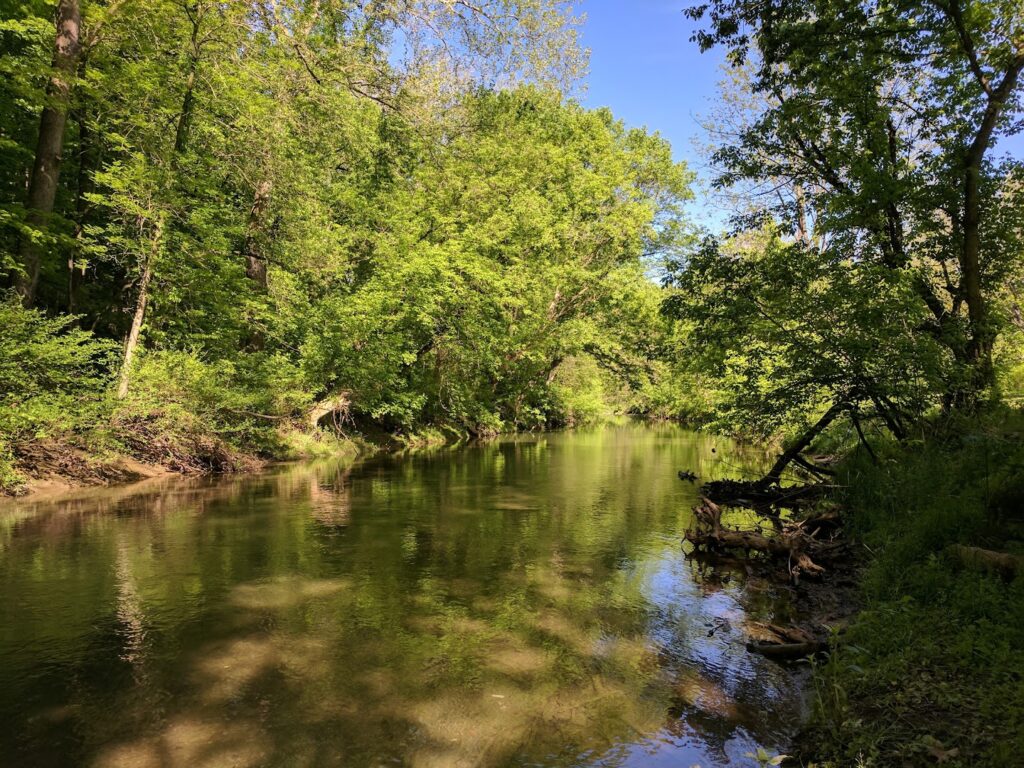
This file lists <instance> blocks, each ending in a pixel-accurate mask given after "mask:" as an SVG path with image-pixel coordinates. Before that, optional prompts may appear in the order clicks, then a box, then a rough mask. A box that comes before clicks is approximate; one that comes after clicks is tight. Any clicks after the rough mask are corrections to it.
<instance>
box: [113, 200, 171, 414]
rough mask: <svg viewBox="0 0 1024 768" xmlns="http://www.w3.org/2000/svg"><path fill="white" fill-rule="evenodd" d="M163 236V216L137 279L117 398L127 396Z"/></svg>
mask: <svg viewBox="0 0 1024 768" xmlns="http://www.w3.org/2000/svg"><path fill="white" fill-rule="evenodd" d="M163 237H164V217H163V216H160V218H159V219H157V222H156V225H155V226H154V228H153V239H152V240H151V241H150V248H149V253H148V254H146V261H145V262H144V263H143V265H142V277H141V279H140V280H139V293H138V296H137V297H136V299H135V314H134V315H133V316H132V327H131V329H130V330H129V331H128V338H127V339H126V340H125V343H124V357H123V358H122V360H121V372H120V374H119V376H118V381H117V399H118V400H124V398H125V397H127V396H128V384H129V383H130V381H131V375H132V361H133V360H134V358H135V350H136V349H137V348H138V346H139V337H140V336H141V335H142V324H143V323H144V322H145V320H146V305H147V304H148V303H149V283H150V281H152V279H153V262H155V261H156V257H157V255H158V254H159V253H160V246H161V244H162V243H163Z"/></svg>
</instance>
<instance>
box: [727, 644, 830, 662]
mask: <svg viewBox="0 0 1024 768" xmlns="http://www.w3.org/2000/svg"><path fill="white" fill-rule="evenodd" d="M747 650H748V651H750V652H751V653H759V654H761V655H762V656H765V657H767V658H769V659H776V660H778V661H794V660H796V659H802V658H804V657H806V656H814V655H815V654H818V653H825V652H826V651H828V643H826V642H825V641H823V640H812V641H810V642H806V643H763V642H756V641H751V642H749V643H747Z"/></svg>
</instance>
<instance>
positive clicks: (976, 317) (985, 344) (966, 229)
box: [960, 53, 1024, 388]
mask: <svg viewBox="0 0 1024 768" xmlns="http://www.w3.org/2000/svg"><path fill="white" fill-rule="evenodd" d="M1022 69H1024V53H1022V54H1019V55H1018V56H1017V58H1016V59H1014V61H1013V62H1012V63H1011V65H1010V67H1009V68H1008V69H1007V71H1006V73H1005V74H1004V75H1003V79H1002V81H1001V82H1000V83H999V85H998V86H997V87H996V88H994V89H993V90H992V91H991V92H989V97H988V104H987V106H986V107H985V112H984V114H983V115H982V119H981V125H979V126H978V131H977V133H976V134H975V136H974V140H973V141H972V142H971V145H970V147H969V148H968V149H967V154H966V157H965V158H964V187H963V190H964V191H963V196H964V197H963V205H964V218H963V246H962V250H961V255H960V271H961V274H962V276H963V286H964V300H965V301H966V303H967V314H968V318H969V320H970V324H971V338H970V340H969V342H968V346H967V353H968V357H969V359H970V361H971V362H972V363H973V364H974V365H975V366H976V370H977V380H976V382H975V384H976V386H978V387H979V388H980V387H985V386H987V385H988V384H990V383H991V382H992V375H993V370H992V344H993V341H994V336H995V334H994V333H993V332H992V329H991V328H990V327H989V320H988V307H987V305H986V302H985V296H984V293H983V292H982V287H981V171H982V164H983V162H984V160H985V153H986V152H987V151H988V148H989V145H990V144H991V143H992V134H993V132H994V131H995V128H996V125H997V123H998V122H999V118H1000V117H1001V116H1002V114H1003V110H1004V109H1005V107H1006V104H1007V102H1008V100H1009V99H1010V96H1011V94H1012V93H1013V91H1014V89H1015V88H1016V87H1017V81H1018V80H1019V78H1020V73H1021V70H1022Z"/></svg>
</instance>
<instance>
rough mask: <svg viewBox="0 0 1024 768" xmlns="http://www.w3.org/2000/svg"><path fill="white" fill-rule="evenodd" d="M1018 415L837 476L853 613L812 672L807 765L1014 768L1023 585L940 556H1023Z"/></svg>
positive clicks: (1023, 733)
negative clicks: (854, 556) (853, 579)
mask: <svg viewBox="0 0 1024 768" xmlns="http://www.w3.org/2000/svg"><path fill="white" fill-rule="evenodd" d="M1022 434H1024V415H1022V414H1021V413H1020V412H1011V411H1001V412H999V413H996V414H991V415H989V416H988V417H987V418H986V419H985V421H984V423H983V424H982V425H981V426H977V425H975V426H973V427H970V428H965V427H964V426H963V425H957V424H952V425H951V424H943V425H939V426H934V425H933V428H932V429H930V430H929V431H928V432H927V433H926V434H924V435H922V439H920V440H917V441H914V442H911V443H910V444H905V445H895V444H883V445H880V446H876V452H877V453H878V456H879V462H878V464H877V465H876V464H874V463H872V462H871V461H870V460H869V457H868V456H867V455H866V454H864V453H863V452H858V453H856V454H854V455H853V456H852V457H851V458H850V459H849V460H848V461H847V463H846V466H845V467H844V478H843V479H844V485H845V487H846V490H845V491H844V493H843V496H844V498H843V502H844V504H845V506H846V507H847V509H848V512H849V514H848V518H849V526H850V528H851V533H852V535H853V536H854V538H855V539H857V540H858V541H859V542H860V543H861V544H863V546H864V549H865V552H866V553H867V554H868V565H867V569H866V572H865V576H864V581H863V610H862V612H861V613H860V614H859V615H858V616H857V618H856V619H855V621H854V623H853V624H852V626H851V627H850V629H849V631H848V632H847V634H846V636H845V637H844V638H843V641H842V642H841V643H840V645H839V647H838V649H837V650H836V652H835V653H834V654H833V655H832V656H831V658H830V660H829V661H828V662H827V663H825V664H823V665H821V666H819V667H817V668H816V670H815V675H814V714H813V717H812V721H811V723H810V724H809V727H808V733H809V734H811V736H810V738H809V739H808V742H809V743H811V744H813V745H814V748H813V750H812V751H813V752H814V758H815V760H816V761H817V765H818V766H822V765H826V766H843V767H845V766H862V767H863V768H873V767H876V766H877V767H878V768H881V767H883V766H885V767H888V766H908V767H909V766H933V765H937V764H942V765H946V766H949V767H950V768H958V767H961V766H962V767H963V768H968V767H970V768H982V767H983V766H993V768H996V767H998V768H1004V767H1007V766H1016V765H1024V578H1022V577H1021V576H1019V575H1018V577H1017V578H1016V579H1015V580H1013V581H1012V582H1007V581H1005V580H1003V579H1001V578H999V577H998V576H994V575H989V574H986V573H982V572H979V571H977V570H973V569H971V568H965V567H963V566H962V564H961V563H959V562H958V561H957V560H956V559H955V558H953V557H952V556H951V555H949V554H948V551H947V547H948V546H949V545H951V544H969V545H974V546H980V547H985V548H990V549H996V550H999V551H1004V552H1013V553H1018V554H1024V440H1022V437H1021V436H1022Z"/></svg>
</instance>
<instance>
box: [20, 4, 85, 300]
mask: <svg viewBox="0 0 1024 768" xmlns="http://www.w3.org/2000/svg"><path fill="white" fill-rule="evenodd" d="M56 26H57V34H56V38H55V42H54V54H53V74H52V75H51V76H50V82H49V83H48V84H47V87H46V99H47V103H46V106H45V107H44V108H43V113H42V115H41V117H40V120H39V139H38V142H37V144H36V156H35V162H34V163H33V166H32V177H31V179H30V180H29V187H28V200H27V202H26V208H27V209H28V215H27V217H26V220H27V223H28V224H29V225H30V226H31V227H33V228H34V229H40V228H42V227H44V226H45V225H46V224H47V221H48V220H49V217H50V214H52V213H53V202H54V200H55V199H56V197H57V184H58V182H59V181H60V163H61V150H62V149H63V146H64V126H65V124H66V123H67V112H68V103H69V102H70V100H71V83H72V80H73V78H74V75H75V69H76V67H77V62H78V57H79V55H80V54H81V42H80V35H81V27H82V14H81V10H80V8H79V5H78V0H59V2H58V3H57V23H56ZM19 250H20V256H21V264H22V269H23V270H24V272H23V274H21V275H20V276H19V277H18V280H17V283H16V289H17V291H18V294H19V295H20V296H21V301H22V303H23V304H24V305H25V306H26V307H31V306H32V305H33V304H34V303H35V300H36V288H37V287H38V285H39V269H40V266H41V263H42V249H41V248H40V246H39V244H38V243H36V242H34V241H33V240H32V238H30V237H22V238H21V243H20V249H19Z"/></svg>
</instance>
